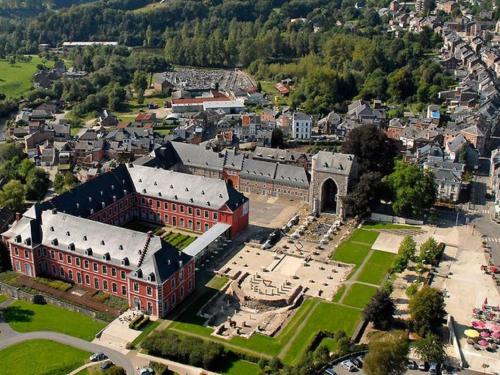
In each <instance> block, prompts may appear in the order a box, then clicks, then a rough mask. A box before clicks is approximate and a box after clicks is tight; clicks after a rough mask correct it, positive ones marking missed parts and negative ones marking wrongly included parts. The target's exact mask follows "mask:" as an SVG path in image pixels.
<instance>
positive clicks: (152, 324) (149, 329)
mask: <svg viewBox="0 0 500 375" xmlns="http://www.w3.org/2000/svg"><path fill="white" fill-rule="evenodd" d="M159 325H160V322H159V321H155V322H153V321H150V322H149V323H148V325H147V326H146V327H145V328H144V329H143V330H142V332H141V334H140V335H139V336H137V337H136V338H135V340H134V341H132V345H134V347H136V346H138V345H140V344H141V342H142V341H143V340H144V339H145V338H146V337H147V336H148V335H149V334H150V333H151V332H153V331H154V330H155V328H156V327H158V326H159Z"/></svg>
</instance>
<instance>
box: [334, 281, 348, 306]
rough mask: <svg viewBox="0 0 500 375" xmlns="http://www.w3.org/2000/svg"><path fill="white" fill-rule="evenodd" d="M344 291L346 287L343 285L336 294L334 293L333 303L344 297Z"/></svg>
mask: <svg viewBox="0 0 500 375" xmlns="http://www.w3.org/2000/svg"><path fill="white" fill-rule="evenodd" d="M345 289H346V286H345V284H343V285H342V286H341V287H340V288H339V289H338V290H337V292H336V293H335V295H334V296H333V299H332V301H333V302H338V301H340V299H341V298H342V296H343V295H344V293H345Z"/></svg>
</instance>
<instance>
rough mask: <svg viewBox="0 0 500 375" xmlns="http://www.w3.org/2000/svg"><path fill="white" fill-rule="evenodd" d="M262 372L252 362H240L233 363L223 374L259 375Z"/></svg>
mask: <svg viewBox="0 0 500 375" xmlns="http://www.w3.org/2000/svg"><path fill="white" fill-rule="evenodd" d="M259 372H260V368H259V366H258V365H256V364H255V363H252V362H248V361H244V360H241V359H240V360H238V361H235V362H232V363H231V365H230V367H229V368H228V369H227V370H226V371H224V372H223V374H224V375H257V374H259Z"/></svg>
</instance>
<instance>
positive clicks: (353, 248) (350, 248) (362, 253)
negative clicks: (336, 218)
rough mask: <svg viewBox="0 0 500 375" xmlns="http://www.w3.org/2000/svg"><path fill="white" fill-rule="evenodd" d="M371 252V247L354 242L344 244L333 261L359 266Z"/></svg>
mask: <svg viewBox="0 0 500 375" xmlns="http://www.w3.org/2000/svg"><path fill="white" fill-rule="evenodd" d="M369 252H370V245H362V244H358V243H352V242H344V243H341V244H340V245H339V247H337V248H336V249H335V251H334V253H333V255H332V259H333V260H336V261H339V262H344V263H351V264H355V265H356V266H359V265H360V264H361V263H362V262H363V260H364V259H365V258H366V256H367V255H368V253H369Z"/></svg>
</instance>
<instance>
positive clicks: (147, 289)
mask: <svg viewBox="0 0 500 375" xmlns="http://www.w3.org/2000/svg"><path fill="white" fill-rule="evenodd" d="M146 293H147V294H148V296H150V295H152V294H153V289H151V287H150V286H148V287H147V288H146Z"/></svg>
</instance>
